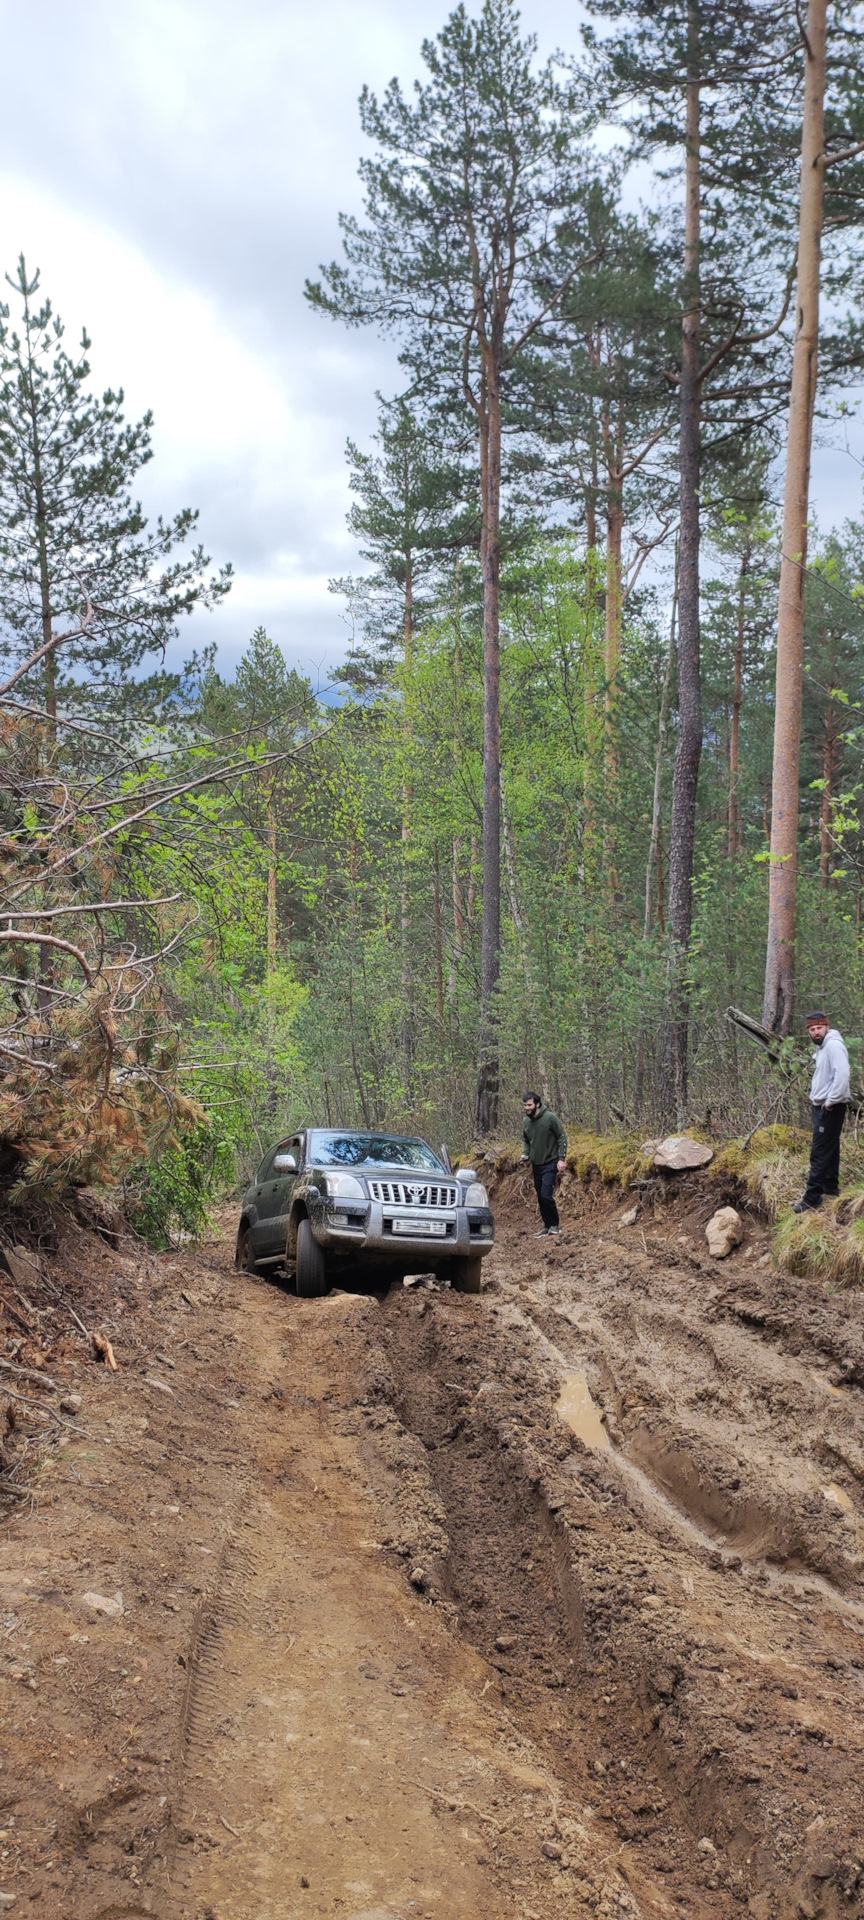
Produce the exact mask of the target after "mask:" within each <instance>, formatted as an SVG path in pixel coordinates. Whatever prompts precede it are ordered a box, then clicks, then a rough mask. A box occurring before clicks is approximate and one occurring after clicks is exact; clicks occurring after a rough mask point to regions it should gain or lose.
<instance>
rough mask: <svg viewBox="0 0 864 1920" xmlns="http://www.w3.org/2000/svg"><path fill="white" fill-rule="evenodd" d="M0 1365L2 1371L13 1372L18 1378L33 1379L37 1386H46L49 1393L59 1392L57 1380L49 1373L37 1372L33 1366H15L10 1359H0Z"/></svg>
mask: <svg viewBox="0 0 864 1920" xmlns="http://www.w3.org/2000/svg"><path fill="white" fill-rule="evenodd" d="M0 1367H2V1369H3V1372H4V1373H14V1374H15V1375H16V1378H17V1379H19V1380H34V1381H35V1383H36V1385H37V1386H38V1387H47V1388H48V1391H49V1393H59V1391H60V1388H59V1386H58V1384H57V1381H56V1380H52V1378H51V1375H50V1374H49V1373H37V1372H36V1369H35V1367H34V1368H32V1369H31V1368H30V1367H16V1366H15V1365H14V1364H13V1362H12V1361H11V1360H0Z"/></svg>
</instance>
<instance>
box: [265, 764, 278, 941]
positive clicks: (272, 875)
mask: <svg viewBox="0 0 864 1920" xmlns="http://www.w3.org/2000/svg"><path fill="white" fill-rule="evenodd" d="M276 829H277V822H276V804H275V801H274V799H273V775H272V773H271V774H270V775H269V777H268V779H267V972H268V973H273V972H274V971H275V968H276V955H277V948H278V944H279V922H278V918H277V912H276V906H277V902H276V884H277V879H278V861H277V838H276Z"/></svg>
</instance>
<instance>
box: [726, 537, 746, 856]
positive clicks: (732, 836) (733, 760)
mask: <svg viewBox="0 0 864 1920" xmlns="http://www.w3.org/2000/svg"><path fill="white" fill-rule="evenodd" d="M749 572H750V548H749V546H745V548H744V552H743V553H742V555H741V572H740V574H739V577H738V621H737V626H736V629H735V679H734V685H733V689H732V729H731V732H730V735H729V840H728V849H729V858H730V860H736V859H737V857H738V835H739V821H740V808H739V805H738V778H739V766H740V751H741V703H742V700H743V697H744V609H745V599H746V593H747V575H748V573H749Z"/></svg>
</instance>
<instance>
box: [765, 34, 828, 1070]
mask: <svg viewBox="0 0 864 1920" xmlns="http://www.w3.org/2000/svg"><path fill="white" fill-rule="evenodd" d="M827 14H828V7H827V0H810V4H809V6H808V9H807V31H806V36H804V79H805V87H804V126H803V133H802V141H801V208H800V214H799V228H798V287H797V293H796V306H795V321H796V324H795V351H794V357H793V361H792V392H791V395H790V400H789V431H788V439H787V445H786V485H785V491H784V496H783V553H782V557H781V561H780V606H779V613H778V619H777V697H776V705H775V709H774V765H773V771H772V781H771V859H770V863H769V870H768V947H767V953H766V959H765V998H764V1001H763V1005H762V1024H763V1026H765V1027H767V1028H768V1029H769V1031H770V1032H771V1033H779V1034H787V1033H789V1032H790V1031H791V1028H792V1022H793V1019H794V1015H795V919H796V907H797V896H798V804H799V800H798V773H799V763H800V757H801V690H802V680H803V673H804V590H805V583H806V578H807V512H808V507H809V501H810V455H811V449H812V445H813V409H814V405H815V401H816V375H817V359H818V350H819V277H820V266H821V257H822V217H823V213H822V209H823V199H824V190H825V173H824V164H823V163H824V148H825V70H826V59H827V39H828V29H827Z"/></svg>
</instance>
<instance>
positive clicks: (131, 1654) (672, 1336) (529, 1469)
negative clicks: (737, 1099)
mask: <svg viewBox="0 0 864 1920" xmlns="http://www.w3.org/2000/svg"><path fill="white" fill-rule="evenodd" d="M672 1194H674V1196H675V1197H674V1198H670V1197H669V1196H670V1195H672ZM628 1204H629V1202H628V1201H624V1200H621V1199H619V1200H618V1201H617V1204H613V1202H612V1201H611V1200H610V1199H609V1197H608V1196H606V1195H604V1194H603V1193H602V1192H600V1193H594V1192H592V1191H587V1192H586V1190H585V1189H584V1188H579V1187H577V1186H576V1184H575V1182H573V1181H571V1180H570V1179H569V1177H568V1182H567V1190H566V1191H565V1198H564V1204H563V1207H562V1212H563V1216H564V1221H565V1227H566V1229H567V1231H566V1233H565V1237H564V1238H562V1240H561V1241H558V1242H555V1241H537V1242H535V1240H534V1239H533V1237H532V1236H533V1233H534V1228H535V1221H534V1214H533V1195H529V1194H528V1192H527V1188H526V1183H525V1181H524V1179H523V1177H522V1176H521V1175H516V1176H513V1175H511V1176H508V1177H507V1178H506V1179H505V1180H504V1181H503V1182H502V1184H501V1188H500V1191H499V1193H498V1195H497V1196H496V1208H497V1214H498V1227H499V1240H498V1245H497V1248H496V1251H495V1253H494V1255H493V1256H492V1258H491V1259H490V1260H489V1261H488V1262H487V1263H486V1266H485V1281H486V1285H485V1287H484V1292H483V1294H482V1295H481V1296H480V1297H479V1298H471V1297H467V1296H461V1295H454V1294H450V1293H449V1292H445V1291H440V1290H437V1289H435V1288H431V1287H430V1288H428V1289H420V1290H418V1291H416V1292H410V1291H407V1290H404V1289H402V1288H401V1287H400V1288H399V1289H394V1290H393V1291H392V1292H391V1293H390V1294H389V1295H387V1296H386V1297H383V1298H380V1299H379V1298H375V1297H368V1296H364V1295H359V1294H358V1295H351V1294H345V1293H334V1294H332V1295H330V1296H329V1297H328V1298H327V1299H326V1300H324V1301H321V1302H308V1303H306V1302H301V1301H298V1300H296V1299H294V1298H293V1297H291V1296H289V1295H288V1294H286V1293H285V1292H283V1291H282V1290H281V1289H280V1288H279V1287H278V1285H274V1284H272V1283H271V1282H268V1281H266V1280H253V1281H247V1280H246V1279H243V1278H241V1277H240V1276H237V1275H235V1274H234V1273H233V1272H232V1270H231V1268H230V1264H229V1257H230V1256H229V1246H230V1232H229V1230H228V1223H226V1232H225V1234H224V1236H222V1237H220V1238H219V1239H218V1240H216V1241H214V1242H213V1243H212V1244H208V1245H205V1246H204V1247H202V1248H199V1249H198V1250H197V1251H196V1252H194V1253H192V1252H190V1253H188V1254H184V1255H182V1256H176V1257H173V1258H169V1257H167V1256H166V1257H164V1258H155V1257H153V1256H147V1257H146V1258H142V1257H141V1255H140V1253H137V1252H136V1251H135V1249H134V1248H130V1247H129V1245H128V1243H125V1242H121V1247H120V1250H119V1251H114V1250H112V1249H111V1248H110V1247H108V1246H106V1245H105V1244H103V1243H102V1242H101V1241H99V1240H97V1239H95V1238H94V1237H93V1236H92V1235H90V1234H86V1233H83V1232H78V1231H77V1229H76V1231H75V1233H74V1234H73V1233H71V1232H70V1234H69V1235H68V1236H67V1238H66V1240H65V1241H64V1244H63V1246H62V1248H61V1251H60V1254H59V1255H58V1257H57V1258H56V1259H55V1260H54V1261H53V1263H48V1262H47V1261H46V1260H45V1258H44V1256H43V1272H44V1274H45V1276H46V1278H48V1277H49V1276H50V1277H52V1278H53V1279H54V1281H55V1283H56V1284H59V1285H60V1286H61V1288H62V1290H63V1292H64V1294H65V1297H66V1299H67V1300H69V1301H71V1302H72V1303H73V1304H75V1305H77V1307H78V1311H79V1313H81V1315H82V1317H83V1318H84V1319H85V1320H86V1321H87V1324H88V1325H89V1324H92V1323H93V1321H94V1320H95V1319H96V1318H97V1317H98V1319H99V1323H100V1325H104V1327H105V1330H106V1331H107V1333H108V1334H109V1337H110V1338H111V1340H112V1341H113V1343H114V1347H115V1350H116V1353H117V1357H118V1360H119V1361H120V1362H121V1371H120V1372H119V1373H118V1374H116V1375H111V1374H109V1373H108V1372H107V1371H106V1370H105V1369H104V1368H103V1367H101V1366H98V1365H97V1364H95V1362H93V1361H92V1360H90V1358H89V1357H88V1355H87V1349H86V1345H85V1343H84V1341H83V1338H79V1336H78V1335H77V1334H76V1331H75V1328H74V1325H73V1323H72V1321H71V1319H70V1317H69V1315H68V1313H67V1311H66V1308H65V1307H64V1305H63V1304H62V1303H58V1302H53V1303H51V1305H50V1310H49V1296H48V1295H47V1294H43V1293H40V1292H39V1289H38V1287H37V1286H35V1285H34V1287H33V1288H31V1289H29V1290H28V1292H27V1293H26V1294H25V1296H24V1299H23V1304H22V1297H21V1294H20V1293H19V1294H17V1295H16V1294H14V1293H13V1291H11V1290H10V1284H9V1282H8V1280H7V1281H4V1283H3V1289H2V1290H3V1291H4V1294H5V1296H6V1297H7V1300H8V1301H9V1302H10V1303H11V1304H12V1305H13V1306H15V1305H16V1302H17V1310H18V1313H19V1316H20V1318H23V1321H24V1322H25V1324H27V1325H29V1326H30V1327H31V1328H32V1329H33V1334H34V1337H33V1338H32V1339H30V1340H29V1342H28V1341H27V1340H26V1339H25V1340H24V1343H23V1344H22V1346H21V1347H20V1348H17V1349H16V1352H15V1359H16V1364H18V1365H23V1366H28V1365H29V1366H31V1367H32V1366H33V1363H34V1361H35V1360H37V1359H41V1361H42V1363H43V1364H46V1363H47V1365H48V1367H49V1370H50V1371H51V1373H52V1375H53V1377H54V1378H55V1379H57V1380H58V1381H59V1382H60V1383H61V1384H62V1385H63V1386H64V1387H65V1389H66V1391H67V1392H68V1390H69V1386H70V1385H75V1386H76V1387H77V1388H78V1390H79V1391H81V1392H82V1394H83V1406H82V1410H81V1414H80V1417H79V1419H78V1422H77V1425H78V1426H79V1428H80V1432H78V1433H75V1432H74V1431H73V1430H71V1428H70V1427H64V1428H62V1429H60V1428H58V1429H57V1431H58V1433H60V1434H61V1439H60V1444H59V1445H58V1446H57V1447H56V1448H54V1449H53V1450H52V1451H51V1452H50V1453H49V1454H46V1455H45V1456H44V1457H43V1459H42V1463H41V1465H40V1467H39V1470H38V1473H37V1475H36V1478H35V1480H34V1481H33V1487H32V1494H33V1497H32V1500H31V1499H28V1500H26V1501H25V1500H19V1501H18V1502H17V1504H16V1506H15V1508H14V1510H12V1511H11V1513H8V1510H7V1513H8V1517H7V1518H6V1519H5V1521H4V1523H3V1525H2V1527H0V1911H5V1910H6V1909H7V1908H8V1909H10V1910H14V1912H15V1913H16V1914H17V1913H27V1914H34V1915H38V1916H43V1915H44V1916H45V1920H55V1916H58V1920H125V1917H128V1920H132V1916H143V1915H153V1916H159V1920H295V1917H296V1920H299V1917H300V1916H307V1915H318V1914H326V1915H332V1916H337V1915H338V1916H339V1920H359V1916H362V1920H481V1916H482V1920H490V1916H491V1917H492V1920H497V1917H498V1916H500V1920H517V1917H518V1920H551V1916H553V1915H555V1916H559V1915H560V1916H577V1915H578V1916H586V1917H587V1916H588V1915H592V1916H600V1917H601V1920H621V1917H622V1916H636V1915H641V1916H643V1920H660V1916H669V1915H686V1916H688V1920H703V1917H704V1920H709V1917H710V1920H721V1916H723V1917H724V1920H725V1916H728V1915H729V1914H734V1913H736V1912H743V1913H750V1914H753V1915H755V1916H757V1920H787V1916H788V1917H789V1920H793V1916H794V1917H795V1920H797V1916H803V1920H812V1917H813V1916H816V1915H820V1916H825V1917H826V1920H835V1917H836V1920H839V1916H841V1915H843V1916H846V1915H855V1914H858V1915H860V1914H862V1913H864V1796H862V1792H861V1778H862V1768H861V1747H862V1736H864V1553H862V1547H864V1538H862V1515H864V1417H862V1387H864V1295H862V1294H861V1293H857V1292H855V1293H853V1292H849V1293H842V1294H831V1293H829V1292H828V1291H827V1290H826V1289H824V1288H823V1287H821V1286H819V1285H818V1284H816V1283H814V1282H813V1281H806V1280H793V1279H790V1278H789V1277H788V1276H783V1275H777V1274H775V1273H774V1271H773V1269H772V1268H771V1266H770V1265H769V1264H765V1265H763V1264H760V1262H761V1261H763V1260H764V1259H765V1254H766V1250H767V1240H766V1237H765V1233H764V1229H763V1228H761V1227H760V1225H759V1224H758V1222H755V1221H752V1220H748V1224H747V1231H746V1235H745V1242H744V1245H743V1246H742V1248H741V1249H740V1250H739V1251H738V1252H737V1253H736V1254H734V1255H733V1256H732V1257H731V1258H730V1259H729V1260H727V1261H725V1262H723V1263H716V1262H713V1261H711V1260H710V1259H709V1258H708V1256H707V1252H706V1250H705V1241H704V1231H703V1230H704V1222H705V1219H706V1218H707V1216H708V1214H709V1213H710V1212H711V1211H712V1210H713V1208H714V1207H715V1206H716V1205H717V1204H718V1198H717V1192H716V1190H714V1189H710V1188H709V1185H708V1183H707V1181H706V1180H705V1178H704V1176H697V1177H694V1178H692V1179H689V1180H688V1181H687V1183H686V1184H684V1185H683V1186H682V1184H681V1183H677V1184H673V1183H670V1184H669V1187H668V1188H665V1189H658V1190H657V1192H656V1193H654V1194H651V1193H646V1194H645V1195H644V1196H643V1205H642V1214H641V1216H640V1219H639V1220H638V1221H637V1222H636V1224H635V1225H633V1226H630V1227H627V1228H622V1227H620V1226H619V1225H618V1224H617V1223H618V1219H619V1216H620V1215H621V1213H622V1212H623V1211H624V1209H625V1207H626V1206H627V1205H628ZM9 1332H10V1334H12V1333H13V1332H17V1336H18V1338H21V1326H20V1322H19V1323H18V1324H17V1325H16V1326H15V1327H13V1325H12V1324H11V1323H10V1324H9ZM37 1332H38V1333H39V1334H40V1335H41V1338H39V1339H37V1338H36V1337H35V1336H36V1334H37ZM160 1356H161V1357H160ZM169 1361H173V1363H174V1364H173V1366H170V1365H169V1364H168V1362H169ZM574 1376H575V1380H574V1378H573V1377H574ZM9 1378H10V1376H8V1375H5V1376H4V1384H5V1382H6V1381H8V1379H9ZM568 1378H569V1379H570V1380H571V1386H572V1389H573V1393H572V1395H571V1398H574V1400H575V1402H578V1401H579V1398H580V1395H581V1397H582V1402H583V1407H582V1414H581V1416H580V1415H579V1414H578V1413H577V1415H576V1416H575V1417H576V1420H577V1424H580V1423H584V1422H585V1421H586V1420H587V1421H588V1425H587V1426H584V1428H583V1430H584V1431H586V1432H587V1433H588V1434H589V1436H590V1438H591V1439H592V1441H593V1444H592V1445H590V1446H589V1445H586V1444H584V1443H583V1441H582V1440H580V1439H579V1438H578V1436H577V1434H575V1433H574V1432H572V1431H571V1429H570V1427H569V1426H568V1425H566V1424H565V1422H564V1421H563V1419H562V1418H561V1416H560V1415H559V1413H558V1412H557V1411H556V1403H557V1401H558V1399H559V1396H560V1394H561V1390H562V1386H563V1385H564V1383H565V1381H567V1380H568ZM160 1382H161V1385H160V1384H159V1383H160ZM165 1387H168V1388H170V1392H166V1391H164V1388H165ZM585 1390H587V1394H590V1396H591V1398H592V1399H593V1402H594V1406H595V1407H596V1408H597V1409H599V1411H600V1413H601V1414H602V1417H603V1425H604V1428H605V1434H606V1436H607V1437H608V1441H609V1444H608V1445H606V1446H604V1445H602V1444H601V1442H602V1429H601V1428H599V1426H598V1425H597V1421H596V1414H595V1416H594V1421H593V1426H592V1425H591V1423H590V1422H591V1413H592V1408H591V1402H590V1400H589V1399H588V1398H587V1394H586V1391H585ZM28 1391H29V1390H28ZM33 1391H34V1397H35V1393H36V1391H37V1390H35V1389H34V1390H33ZM39 1397H40V1400H44V1403H45V1404H46V1405H52V1404H53V1405H54V1406H56V1405H57V1400H56V1398H55V1399H54V1400H53V1401H52V1399H51V1398H50V1396H45V1395H41V1394H40V1396H39ZM5 1404H6V1402H5V1399H4V1396H3V1392H2V1389H0V1405H5ZM18 1410H19V1413H20V1414H21V1416H22V1421H23V1425H22V1426H21V1427H20V1428H19V1430H18V1434H17V1435H13V1436H12V1437H11V1440H10V1446H9V1457H11V1456H13V1455H14V1453H15V1448H16V1446H18V1445H19V1444H20V1440H21V1435H22V1434H23V1433H25V1432H26V1430H27V1426H28V1422H29V1424H30V1426H31V1427H35V1419H33V1418H32V1417H31V1416H30V1415H29V1413H28V1412H27V1410H26V1409H22V1408H21V1406H20V1402H19V1403H18ZM73 1425H74V1423H73ZM88 1594H90V1595H91V1596H92V1595H94V1594H95V1595H101V1596H104V1597H105V1598H106V1599H108V1600H109V1602H113V1601H115V1596H117V1595H118V1594H120V1595H122V1608H123V1610H122V1613H121V1612H119V1611H117V1612H115V1613H114V1614H110V1613H109V1614H106V1613H104V1612H102V1611H99V1610H98V1609H97V1608H95V1607H94V1605H93V1604H92V1600H90V1601H88V1600H87V1599H86V1598H85V1596H86V1595H88ZM4 1896H5V1897H4ZM13 1901H14V1908H13Z"/></svg>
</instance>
